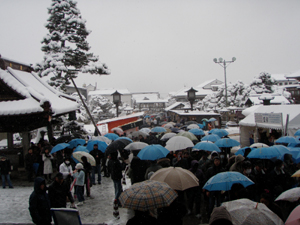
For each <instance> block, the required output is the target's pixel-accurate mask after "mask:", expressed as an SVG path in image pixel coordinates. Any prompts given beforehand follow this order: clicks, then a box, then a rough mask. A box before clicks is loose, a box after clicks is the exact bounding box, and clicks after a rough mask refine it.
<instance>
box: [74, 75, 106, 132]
mask: <svg viewBox="0 0 300 225" xmlns="http://www.w3.org/2000/svg"><path fill="white" fill-rule="evenodd" d="M69 78H70V79H71V81H72V83H73V85H74V87H75V89H76V91H77V94H78V96H79V98H80V100H81V102H82V104H83V106H84V108H85V110H86V112H87V113H88V115H89V117H90V119H91V121H92V123H93V125H94V127H95V130H96V131H97V133H98V134H99V136H102V135H101V133H100V131H99V129H98V127H97V125H96V123H95V121H94V119H93V117H92V115H91V113H90V110H89V109H88V107H87V106H86V104H85V103H84V101H83V98H82V96H81V94H80V92H79V90H78V88H77V86H76V84H75V82H74V80H73V78H72V76H69Z"/></svg>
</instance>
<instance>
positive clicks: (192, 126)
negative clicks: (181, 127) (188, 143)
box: [187, 124, 200, 130]
mask: <svg viewBox="0 0 300 225" xmlns="http://www.w3.org/2000/svg"><path fill="white" fill-rule="evenodd" d="M199 128H200V127H199V126H198V125H197V124H190V125H188V126H187V129H189V130H191V129H199Z"/></svg>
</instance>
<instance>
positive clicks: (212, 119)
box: [208, 117, 217, 122]
mask: <svg viewBox="0 0 300 225" xmlns="http://www.w3.org/2000/svg"><path fill="white" fill-rule="evenodd" d="M214 121H217V119H216V118H213V117H212V118H210V119H209V120H208V122H214Z"/></svg>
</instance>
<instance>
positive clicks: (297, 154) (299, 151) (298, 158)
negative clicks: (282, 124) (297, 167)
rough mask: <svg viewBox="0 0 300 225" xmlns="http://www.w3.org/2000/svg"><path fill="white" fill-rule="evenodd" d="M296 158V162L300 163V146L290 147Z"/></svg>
mask: <svg viewBox="0 0 300 225" xmlns="http://www.w3.org/2000/svg"><path fill="white" fill-rule="evenodd" d="M288 149H289V150H290V153H291V155H292V157H293V159H294V163H300V148H288Z"/></svg>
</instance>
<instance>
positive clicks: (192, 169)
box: [189, 160, 204, 187]
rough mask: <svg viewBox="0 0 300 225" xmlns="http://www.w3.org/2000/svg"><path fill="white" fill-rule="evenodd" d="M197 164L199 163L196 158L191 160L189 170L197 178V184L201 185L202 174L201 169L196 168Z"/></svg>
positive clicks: (202, 180) (202, 181)
mask: <svg viewBox="0 0 300 225" xmlns="http://www.w3.org/2000/svg"><path fill="white" fill-rule="evenodd" d="M196 164H197V165H196ZM198 165H199V162H198V161H197V160H193V161H192V162H191V168H190V169H189V171H191V172H192V173H193V174H194V175H195V176H196V177H197V178H198V180H199V186H201V187H202V186H203V183H204V174H203V172H202V170H201V169H198ZM195 167H197V168H196V169H195Z"/></svg>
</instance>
